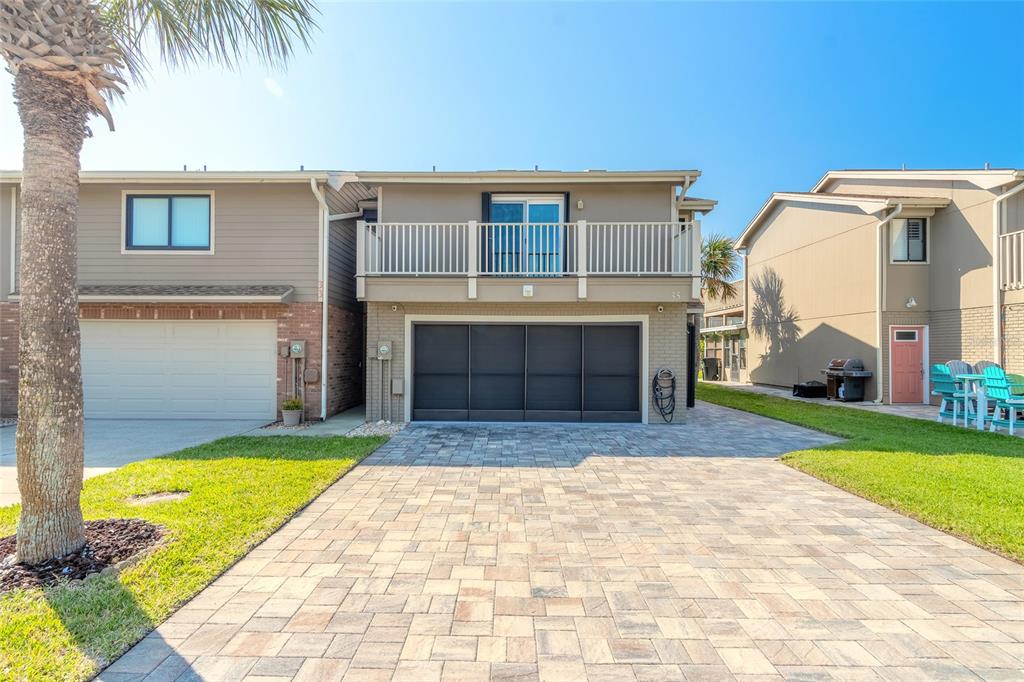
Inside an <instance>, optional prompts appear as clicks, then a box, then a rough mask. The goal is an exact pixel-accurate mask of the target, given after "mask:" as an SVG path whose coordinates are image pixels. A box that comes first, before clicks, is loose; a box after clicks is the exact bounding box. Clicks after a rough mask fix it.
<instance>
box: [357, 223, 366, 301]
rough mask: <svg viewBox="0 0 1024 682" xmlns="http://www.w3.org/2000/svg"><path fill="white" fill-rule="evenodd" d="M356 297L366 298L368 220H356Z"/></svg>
mask: <svg viewBox="0 0 1024 682" xmlns="http://www.w3.org/2000/svg"><path fill="white" fill-rule="evenodd" d="M356 298H366V221H365V220H357V221H356Z"/></svg>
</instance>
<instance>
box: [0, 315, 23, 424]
mask: <svg viewBox="0 0 1024 682" xmlns="http://www.w3.org/2000/svg"><path fill="white" fill-rule="evenodd" d="M18 310H19V309H18V304H17V303H4V302H0V417H13V416H14V415H16V414H17V413H18V319H19V316H18Z"/></svg>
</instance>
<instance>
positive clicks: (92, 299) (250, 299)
mask: <svg viewBox="0 0 1024 682" xmlns="http://www.w3.org/2000/svg"><path fill="white" fill-rule="evenodd" d="M292 297H293V296H292V292H289V293H287V294H282V295H280V296H113V295H111V296H106V295H101V294H83V295H80V296H79V297H78V300H79V301H80V302H81V303H289V302H291V300H292ZM9 298H10V299H11V300H12V301H20V300H21V294H11V296H10V297H9Z"/></svg>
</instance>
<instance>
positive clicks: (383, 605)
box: [100, 405, 1024, 682]
mask: <svg viewBox="0 0 1024 682" xmlns="http://www.w3.org/2000/svg"><path fill="white" fill-rule="evenodd" d="M828 440H830V439H829V438H827V437H825V436H823V435H822V434H820V433H814V432H810V431H805V430H803V429H800V428H797V427H793V426H789V425H786V424H782V423H780V422H775V421H770V420H767V419H764V418H762V417H757V416H755V415H749V414H744V413H738V412H734V411H732V410H728V409H726V408H721V407H716V406H710V405H700V406H699V407H698V408H697V409H696V410H694V411H693V412H692V413H691V415H690V419H689V421H688V423H687V424H685V425H682V426H679V427H677V428H664V427H653V426H652V427H642V426H635V427H632V426H631V427H606V426H600V427H595V426H581V427H575V426H564V425H558V426H539V427H538V426H500V427H495V426H477V425H459V426H433V427H431V426H413V427H410V428H408V429H406V430H405V431H404V432H402V433H400V434H399V435H398V436H396V437H395V438H393V439H392V440H391V441H390V442H389V443H388V444H387V445H385V446H384V447H382V448H381V449H380V450H378V451H377V452H376V453H375V454H374V455H372V456H371V457H369V458H368V459H366V460H364V462H363V463H362V464H360V465H359V466H358V467H356V468H355V469H354V470H353V471H352V472H350V473H349V474H348V475H347V476H345V477H344V478H342V479H341V480H340V481H338V482H337V483H336V484H335V485H333V486H332V487H331V488H329V489H328V490H327V491H326V492H325V493H324V494H323V495H321V496H320V498H318V499H317V500H316V501H314V502H313V503H312V504H311V505H310V506H308V507H307V508H306V509H304V510H303V511H302V512H301V513H300V514H298V515H297V516H296V517H295V518H294V519H292V520H291V521H290V522H289V523H288V524H286V525H285V526H284V527H283V528H282V529H281V530H279V531H278V532H276V533H275V534H274V535H272V536H271V537H270V538H269V539H267V540H266V541H265V542H264V543H263V544H262V545H260V546H259V547H257V548H256V549H255V550H254V551H253V552H251V553H250V554H249V555H248V556H247V557H246V558H244V559H243V560H242V561H240V562H239V563H238V564H236V565H235V566H234V567H232V568H231V569H230V570H229V571H228V572H227V573H226V574H224V575H223V576H221V577H220V578H218V579H217V580H216V581H215V582H214V583H213V584H212V585H211V586H210V587H208V588H207V589H206V590H204V591H203V592H202V593H200V594H199V595H198V596H197V597H196V598H195V599H193V600H192V601H191V602H190V603H188V604H187V605H185V607H183V608H182V609H181V610H180V611H178V612H177V613H175V614H174V615H173V616H171V618H170V619H169V620H168V621H167V622H166V623H164V624H163V625H161V626H160V627H158V628H157V629H156V631H154V632H153V633H152V634H151V635H150V636H149V637H147V638H146V639H144V640H143V641H142V642H140V643H139V644H138V645H136V646H135V647H134V648H133V649H132V650H131V651H130V652H128V653H127V654H126V655H125V656H123V657H122V658H121V659H120V660H118V661H116V662H115V663H114V664H113V665H111V666H110V667H109V668H108V669H107V670H106V671H104V672H103V673H102V674H101V676H100V679H102V680H109V681H110V682H114V681H118V680H139V679H150V680H157V679H159V680H170V679H178V680H198V679H202V680H241V679H254V680H255V679H283V680H288V679H294V680H340V679H345V680H415V681H417V682H424V681H427V680H438V679H451V680H456V679H457V680H487V679H491V680H536V679H541V680H556V681H557V682H569V681H570V680H580V679H592V680H612V681H614V682H625V681H627V680H635V679H640V680H655V679H658V680H681V679H714V680H732V679H742V680H755V679H756V680H760V679H779V678H783V677H785V678H791V679H808V680H810V679H813V680H819V679H820V680H824V679H858V680H861V679H863V680H867V679H873V680H874V679H899V680H927V679H971V680H977V679H979V678H982V679H1020V678H1021V677H1022V676H1024V567H1022V566H1020V565H1019V564H1016V563H1013V562H1011V561H1007V560H1005V559H1002V558H1000V557H998V556H995V555H993V554H991V553H989V552H986V551H984V550H981V549H978V548H976V547H973V546H971V545H969V544H967V543H964V542H961V541H960V540H957V539H956V538H953V537H951V536H949V535H946V534H944V533H941V532H939V531H937V530H934V529H931V528H928V527H926V526H923V525H921V524H919V523H917V522H915V521H913V520H911V519H908V518H906V517H904V516H900V515H899V514H896V513H894V512H891V511H889V510H887V509H884V508H882V507H880V506H878V505H875V504H872V503H870V502H867V501H865V500H863V499H860V498H858V497H855V496H853V495H849V494H847V493H844V492H842V491H840V490H838V489H836V488H833V487H832V486H829V485H827V484H825V483H822V482H820V481H818V480H816V479H814V478H811V477H809V476H805V475H803V474H801V473H799V472H797V471H794V470H793V469H790V468H789V467H787V466H785V465H783V464H781V463H780V462H778V461H776V460H775V459H773V458H772V456H773V455H777V454H779V453H781V452H785V451H788V450H792V449H795V448H801V447H807V446H812V445H816V444H819V443H822V442H825V441H828ZM688 455H697V456H688ZM740 455H746V456H740Z"/></svg>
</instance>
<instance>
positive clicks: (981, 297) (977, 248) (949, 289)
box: [829, 179, 998, 310]
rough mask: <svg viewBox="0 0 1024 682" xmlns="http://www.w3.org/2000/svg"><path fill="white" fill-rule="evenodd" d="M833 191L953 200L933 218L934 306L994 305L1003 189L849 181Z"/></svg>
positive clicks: (931, 280)
mask: <svg viewBox="0 0 1024 682" xmlns="http://www.w3.org/2000/svg"><path fill="white" fill-rule="evenodd" d="M829 191H830V192H835V193H847V194H850V193H852V194H873V195H874V194H877V195H883V196H900V195H910V196H936V197H945V198H948V199H950V200H951V202H952V203H950V205H949V206H948V207H946V208H943V209H939V210H937V211H936V212H935V215H934V216H933V217H932V218H930V219H929V222H930V223H931V227H930V228H929V229H930V230H931V231H930V233H929V235H928V236H929V241H930V242H931V244H930V252H931V258H930V262H931V268H930V269H931V271H932V272H933V273H934V275H931V276H930V277H929V292H928V299H929V305H930V306H931V307H932V308H933V309H935V310H951V309H954V308H974V307H978V306H985V305H992V244H991V242H992V201H993V199H995V197H996V194H998V190H995V191H989V190H984V189H980V188H978V187H976V186H975V185H972V184H970V183H968V182H965V181H962V180H953V181H950V180H945V181H938V180H911V179H908V180H898V179H894V180H887V181H882V180H870V179H846V180H840V181H837V182H835V183H833V184H832V185H831V186H830V188H829Z"/></svg>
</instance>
